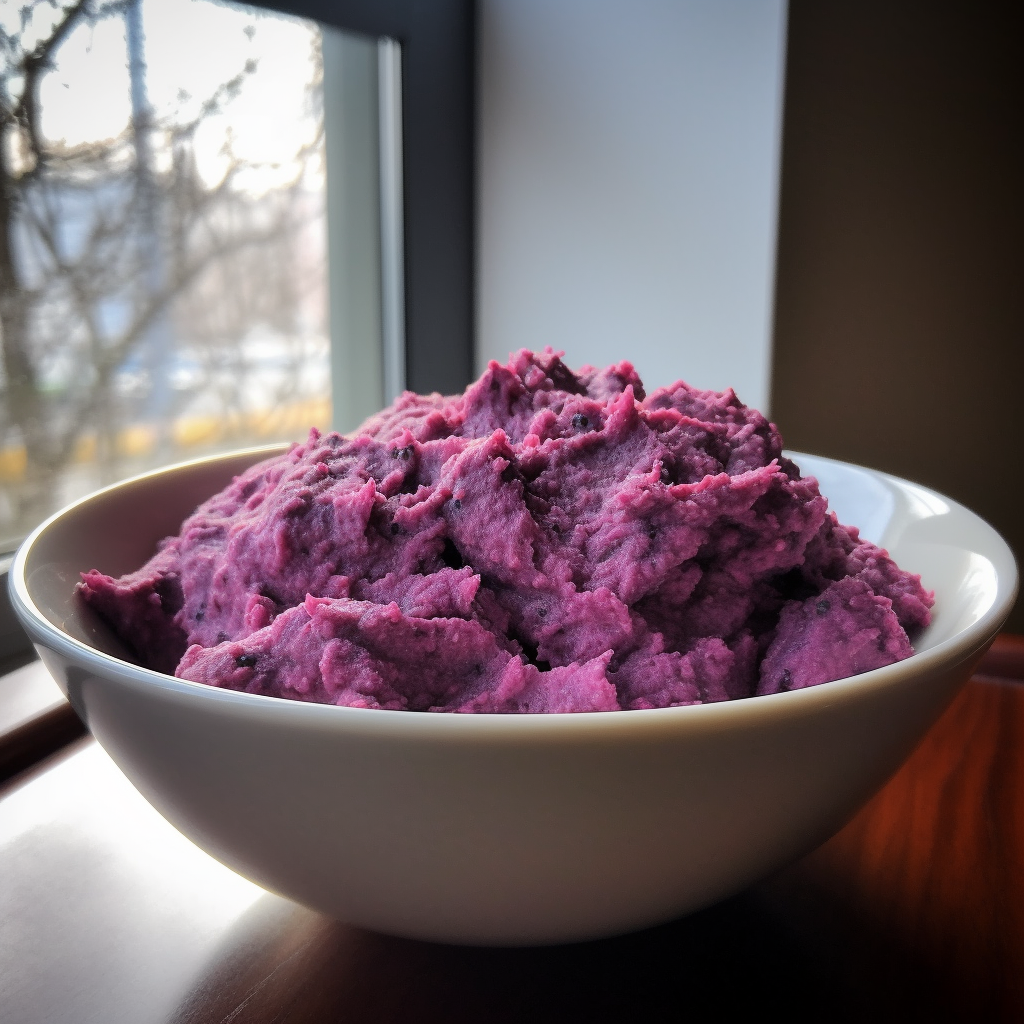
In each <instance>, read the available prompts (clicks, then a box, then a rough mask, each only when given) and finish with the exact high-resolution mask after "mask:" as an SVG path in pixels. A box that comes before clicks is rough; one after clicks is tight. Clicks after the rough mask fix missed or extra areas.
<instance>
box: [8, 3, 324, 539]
mask: <svg viewBox="0 0 1024 1024" xmlns="http://www.w3.org/2000/svg"><path fill="white" fill-rule="evenodd" d="M141 3H142V0H75V2H70V3H60V2H58V0H31V2H29V3H28V4H27V5H26V6H24V7H22V8H21V9H20V10H17V11H13V12H11V11H9V12H8V15H6V16H0V18H4V19H5V22H4V23H2V24H0V350H2V363H0V550H3V549H4V548H11V547H13V546H14V543H15V542H16V540H17V539H18V538H19V537H20V536H23V535H24V534H25V533H27V532H28V531H29V530H30V529H31V528H32V527H33V526H35V525H36V524H37V523H38V522H39V521H40V520H42V519H43V518H44V517H45V516H46V515H48V514H49V513H50V512H52V511H54V510H55V509H56V508H57V507H59V506H60V505H61V504H63V503H64V502H66V501H67V500H70V499H71V498H72V497H74V496H76V495H77V494H79V493H83V492H85V491H87V490H90V489H92V488H93V487H96V486H99V485H101V484H103V483H106V482H110V481H112V480H115V479H118V478H120V477H123V476H125V475H128V474H129V473H132V472H137V471H140V470H141V469H144V468H147V467H148V466H150V465H154V464H160V463H164V462H168V461H174V460H175V459H177V458H182V457H188V456H190V455H192V454H199V453H201V452H204V451H208V450H212V449H214V448H216V447H237V446H239V445H241V444H245V443H258V442H263V441H267V440H274V439H287V438H289V437H292V436H297V435H299V434H301V433H303V432H304V431H305V430H306V429H308V427H309V426H310V425H311V424H314V423H316V424H317V425H325V424H326V423H327V422H328V420H329V417H330V408H329V382H328V371H327V366H328V359H329V356H328V351H327V344H328V343H327V339H326V286H325V269H324V268H325V259H326V257H325V242H324V234H325V230H324V225H323V219H324V189H323V146H322V142H323V117H322V106H321V63H320V47H319V33H318V31H317V29H316V26H315V25H311V24H309V23H299V24H300V25H301V26H302V30H303V31H304V32H305V33H306V36H308V60H307V61H306V64H305V74H306V80H305V82H304V83H303V92H302V96H303V105H304V109H303V110H300V111H294V112H293V113H292V114H291V116H292V118H293V119H294V120H295V121H296V122H301V123H303V124H305V125H307V126H308V127H307V129H306V130H305V135H304V136H303V137H302V138H301V139H299V141H298V142H294V141H292V144H291V146H290V148H289V147H288V145H287V140H286V142H285V145H286V151H284V152H281V153H279V154H275V155H273V156H272V157H270V158H267V157H253V156H252V155H251V154H247V153H246V152H244V150H243V148H242V147H240V145H239V135H238V134H237V133H236V131H235V129H234V127H233V122H232V116H233V112H234V111H236V110H237V109H239V104H240V98H244V97H245V95H246V92H247V90H250V89H252V88H254V87H255V83H257V81H258V79H259V75H260V62H259V60H258V59H256V58H247V59H245V60H243V61H241V62H240V63H239V64H238V66H230V67H228V66H225V67H224V68H223V69H218V75H219V76H220V77H219V80H218V84H217V85H216V87H214V88H213V89H212V90H210V91H208V92H207V93H206V94H204V95H202V96H200V97H195V96H192V95H191V94H190V93H189V92H188V90H187V89H185V88H182V89H181V90H180V91H179V92H178V95H177V100H176V102H175V103H174V104H173V105H172V106H171V107H166V106H165V107H164V108H162V109H160V110H155V109H154V107H153V106H152V105H151V104H150V101H149V97H148V94H147V63H146V61H147V47H146V41H145V37H144V34H143V13H144V9H143V7H142V6H141ZM146 3H147V5H151V4H164V5H168V6H170V5H176V6H177V7H178V8H183V7H185V6H192V7H193V8H197V7H206V8H214V7H215V5H213V4H210V3H205V2H204V0H146ZM216 6H217V10H219V12H220V13H219V14H218V17H222V16H223V5H216ZM147 9H148V8H147ZM232 13H233V15H234V16H235V17H236V18H237V26H236V27H235V29H233V31H236V32H237V33H239V34H241V35H242V36H244V37H245V38H246V39H248V40H249V41H250V42H251V41H252V39H253V36H254V34H255V33H256V32H257V31H259V30H260V28H261V26H262V25H263V24H264V23H265V22H267V21H269V20H271V19H274V18H275V16H272V15H265V14H262V13H260V14H257V13H256V12H254V11H251V10H248V9H245V8H238V7H236V8H235V10H234V11H233V12H232ZM11 15H13V17H11ZM289 20H290V21H292V22H295V21H297V19H289ZM6 22H11V23H10V24H7V23H6ZM111 23H116V24H118V25H121V26H123V33H124V53H125V64H126V65H127V68H128V75H127V87H128V89H129V91H130V105H127V106H126V109H127V110H128V111H129V113H128V116H127V118H126V123H125V124H124V127H123V129H122V130H121V131H120V133H119V134H117V135H116V136H114V137H109V138H97V139H87V140H85V141H72V142H68V141H67V140H66V139H65V138H60V137H58V138H54V137H51V136H50V134H48V128H49V125H50V123H51V122H49V121H47V114H48V113H49V107H50V105H52V104H51V101H50V100H46V101H45V102H44V99H43V97H44V88H43V86H44V83H45V82H46V80H47V77H48V76H53V75H54V74H55V73H56V72H57V70H58V69H59V68H60V67H61V63H60V62H61V55H62V51H63V50H65V49H66V48H67V47H68V45H69V40H71V39H72V38H74V37H75V33H87V32H88V33H93V32H95V31H96V30H97V27H98V26H101V25H107V26H109V25H111ZM278 30H279V29H277V28H275V31H278ZM88 38H91V37H87V44H88ZM88 45H91V44H88ZM224 63H227V61H225V62H224ZM60 74H61V76H62V77H66V78H67V79H68V80H67V82H65V83H63V84H65V86H66V88H67V89H68V90H72V89H74V90H80V89H84V88H86V87H87V79H88V75H87V74H86V75H85V76H84V77H85V78H86V81H82V80H81V79H82V77H83V76H82V75H79V76H78V77H77V78H73V76H72V75H71V74H70V73H67V74H65V72H64V71H63V70H61V72H60ZM264 106H266V104H264ZM51 120H52V119H51ZM265 130H266V131H267V132H268V133H270V134H273V126H272V123H271V122H270V121H269V120H268V121H267V124H266V127H265ZM211 138H216V140H217V142H216V144H215V145H214V147H213V149H212V150H211V143H210V139H211ZM200 141H202V146H205V149H202V146H201V145H200ZM211 152H212V154H213V155H212V156H211ZM211 168H212V170H211Z"/></svg>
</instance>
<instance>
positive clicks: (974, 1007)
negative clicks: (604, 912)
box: [0, 637, 1024, 1024]
mask: <svg viewBox="0 0 1024 1024" xmlns="http://www.w3.org/2000/svg"><path fill="white" fill-rule="evenodd" d="M982 669H983V671H982V673H981V674H979V675H978V676H976V677H975V679H974V680H973V681H972V682H971V683H969V684H968V685H967V687H966V688H965V689H964V690H963V692H962V693H961V694H960V696H959V697H958V698H957V700H956V701H955V702H954V704H953V705H952V706H951V707H950V708H949V710H948V712H947V713H946V714H945V716H944V717H943V718H942V719H941V720H940V721H939V722H938V723H937V725H936V726H935V728H934V729H933V730H932V731H931V733H930V734H929V735H928V737H927V738H926V739H925V740H924V742H923V743H922V744H921V746H920V747H919V748H918V750H917V751H916V753H915V754H914V755H913V757H912V758H911V759H910V761H909V762H908V763H907V764H906V766H905V767H904V768H903V769H902V770H901V771H900V772H899V774H898V775H897V776H896V777H895V778H894V779H892V781H891V782H890V783H889V784H888V786H887V787H886V788H885V789H884V790H883V791H882V792H881V793H880V794H879V795H878V796H877V797H876V798H875V799H874V800H873V801H872V802H871V803H870V804H869V805H868V806H867V807H866V808H865V809H864V810H863V811H862V812H861V813H860V814H859V815H858V817H857V818H856V819H855V820H854V821H853V822H852V823H851V824H850V825H849V826H847V828H846V829H844V830H843V831H842V832H841V833H839V835H837V836H836V837H835V838H834V839H832V840H831V841H830V842H829V843H826V844H825V845H824V846H823V847H821V848H820V849H818V850H817V851H815V852H814V853H812V854H811V855H810V856H809V857H806V858H805V859H804V860H802V861H800V862H799V863H797V864H795V865H793V866H792V867H790V868H788V869H787V870H785V871H784V872H782V873H781V874H779V875H777V876H776V877H774V878H772V879H769V880H768V881H767V882H764V883H762V884H761V885H758V886H756V887H755V888H753V889H751V890H749V891H747V892H745V893H742V894H741V895H739V896H737V897H735V898H733V899H731V900H728V901H726V902H724V903H722V904H719V905H718V906H716V907H713V908H711V909H710V910H706V911H704V912H702V913H698V914H694V915H692V916H691V917H689V918H686V919H684V920H681V921H677V922H674V923H672V924H669V925H665V926H663V927H661V928H656V929H652V930H650V931H647V932H643V933H640V934H636V935H630V936H625V937H623V938H619V939H614V940H608V941H605V942H596V943H588V944H584V945H577V946H565V947H559V948H549V949H520V950H502V949H469V948H459V947H450V946H437V945H430V944H426V943H418V942H410V941H405V940H400V939H393V938H388V937H385V936H380V935H374V934H371V933H368V932H363V931H360V930H358V929H353V928H349V927H347V926H345V925H343V924H339V923H337V922H333V921H330V920H328V919H326V918H324V917H322V916H320V915H318V914H315V913H313V912H311V911H308V910H305V909H303V908H301V907H298V906H296V905H294V904H292V903H289V902H288V901H286V900H283V899H280V898H279V897H276V896H271V895H269V894H267V893H265V892H263V891H262V890H260V889H259V888H257V887H256V886H254V885H252V884H251V883H249V882H247V881H245V880H243V879H241V878H239V877H238V876H236V875H234V874H233V873H232V872H230V871H229V870H227V869H226V868H224V867H222V866H221V865H219V864H217V863H215V862H214V861H212V860H211V859H210V858H209V857H207V856H206V855H205V854H203V853H201V852H200V851H199V850H197V849H196V848H195V847H194V846H192V845H191V843H189V842H188V841H187V840H186V839H184V838H183V837H182V836H180V835H179V834H178V833H177V832H175V831H174V829H172V828H171V827H170V826H169V825H167V824H166V823H165V822H164V821H163V820H162V819H161V818H160V817H159V816H158V815H157V814H156V813H155V812H154V811H153V810H152V809H151V808H150V807H149V806H148V805H147V804H146V803H145V801H143V800H142V798H141V797H140V796H139V795H138V794H137V793H136V792H135V790H134V789H133V788H132V787H131V786H130V785H129V783H128V782H127V781H126V780H125V779H124V777H123V776H122V775H121V773H120V772H119V771H118V770H117V768H116V767H114V765H113V764H112V763H111V761H110V760H109V759H108V758H107V757H106V755H105V754H104V753H103V752H102V751H101V750H100V749H99V748H98V747H97V746H96V744H95V743H93V742H92V740H90V739H89V738H87V737H83V738H80V739H76V740H73V741H72V742H70V743H66V744H65V745H64V746H62V747H61V748H60V750H59V751H58V752H57V753H55V754H52V753H49V751H50V750H51V749H52V747H53V745H54V742H55V740H54V735H55V733H54V731H53V728H51V729H50V730H49V732H48V733H47V732H46V730H42V732H43V733H46V736H44V737H43V740H40V742H39V745H38V748H37V749H38V751H39V752H40V755H41V756H42V755H45V754H48V755H49V756H45V757H44V758H43V759H42V760H40V761H38V762H37V763H36V764H35V765H34V766H33V767H31V768H29V769H28V770H27V771H23V772H22V773H21V774H19V775H17V776H15V777H12V778H9V779H8V780H7V782H6V784H4V785H3V787H2V788H0V1020H2V1021H3V1022H5V1024H37V1022H38V1024H64V1022H67V1024H89V1022H96V1024H118V1022H122V1021H123V1022H125V1024H148V1022H172V1021H173V1022H179V1024H185V1022H188V1024H200V1022H203V1024H206V1022H210V1024H213V1022H217V1024H255V1022H267V1024H269V1022H271V1021H273V1022H277V1024H282V1022H300V1021H302V1022H333V1021H345V1022H360V1021H374V1022H390V1021H402V1022H418V1021H455V1022H458V1021H576V1020H580V1021H647V1020H652V1021H661V1020H680V1021H682V1020H687V1021H705V1020H707V1021H720V1020H743V1021H758V1020H761V1019H768V1018H770V1017H773V1016H774V1017H775V1018H779V1019H784V1020H789V1021H802V1020H807V1021H877V1020H882V1021H915V1020H922V1021H923V1020H927V1021H930V1022H934V1021H998V1020H1007V1021H1009V1020H1024V686H1022V685H1020V683H1019V681H1020V680H1021V679H1022V677H1024V638H1017V637H1001V638H1000V640H999V641H998V642H997V646H996V648H995V649H994V651H993V652H992V653H991V654H990V655H989V656H988V658H987V660H986V662H985V663H984V664H983V666H982ZM38 673H39V670H38V669H37V668H31V667H30V668H28V670H27V671H25V670H22V674H21V675H20V676H18V677H17V680H18V682H19V685H20V686H21V687H22V689H24V688H25V687H29V688H30V689H31V684H29V683H27V682H26V679H28V678H32V679H35V680H36V684H37V685H38V686H39V687H41V688H45V687H46V685H47V683H46V680H45V679H44V678H43V677H42V676H40V675H39V674H38ZM4 684H8V685H10V675H9V674H8V676H4V677H2V678H0V686H2V685H4ZM2 693H3V691H2V690H0V696H2ZM48 693H49V697H50V698H53V692H52V690H49V691H48ZM37 697H38V700H40V701H41V702H42V705H43V708H42V710H41V711H37V713H36V714H35V715H32V714H29V717H28V722H29V723H31V722H32V721H35V722H37V723H38V720H39V718H40V716H44V717H45V716H46V715H49V716H50V725H51V727H52V726H53V723H54V721H55V719H54V716H56V717H57V719H62V716H66V714H67V709H65V708H64V707H63V705H61V704H60V702H59V700H55V701H52V702H50V703H48V702H47V700H45V699H44V697H43V689H39V690H38V692H37ZM25 699H26V698H25V696H24V693H23V694H22V708H23V712H24V708H25V707H26V705H25V703H24V701H25ZM58 709H59V710H58ZM16 717H17V716H15V718H16ZM62 720H63V719H62ZM70 724H71V722H70V719H69V720H67V721H65V728H68V727H70ZM25 728H26V721H21V722H20V724H17V723H15V724H14V726H13V727H12V726H11V722H10V721H8V722H7V724H6V725H5V724H4V721H3V720H2V719H0V763H3V761H2V758H3V755H4V748H5V745H7V746H9V740H10V736H11V734H12V731H13V733H14V734H18V732H19V730H21V732H20V740H19V743H20V744H21V747H20V748H19V749H21V751H22V753H21V755H20V756H21V757H22V758H24V757H25V756H26V755H25V753H24V751H25V749H26V744H27V742H28V741H27V740H26V734H25V732H24V730H25ZM47 737H48V738H47ZM8 763H11V764H13V763H14V762H13V761H10V759H8Z"/></svg>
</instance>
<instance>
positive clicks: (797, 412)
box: [772, 0, 1024, 633]
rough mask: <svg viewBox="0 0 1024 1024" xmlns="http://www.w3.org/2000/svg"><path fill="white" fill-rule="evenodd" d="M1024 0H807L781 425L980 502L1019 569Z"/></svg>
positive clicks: (1020, 614) (796, 81)
mask: <svg viewBox="0 0 1024 1024" xmlns="http://www.w3.org/2000/svg"><path fill="white" fill-rule="evenodd" d="M1017 6H1020V5H1017ZM1017 6H1015V7H1011V6H1010V5H1006V6H1005V7H1004V6H998V7H996V6H992V5H985V4H971V3H967V2H966V0H964V2H963V3H960V4H950V3H942V2H939V3H936V2H928V3H920V2H905V0H868V2H865V0H858V2H835V0H827V2H823V0H791V4H790V23H789V43H788V46H789V49H788V55H787V67H786V107H785V110H786V113H785V126H784V133H783V157H782V196H781V212H780V231H779V255H778V282H777V295H776V311H775V336H774V344H775V354H774V370H773V373H774V384H773V388H774V390H773V399H772V413H773V418H774V419H775V420H776V421H777V422H778V424H779V426H780V428H781V429H782V433H783V436H784V437H785V439H786V443H787V444H788V446H789V447H792V448H796V449H799V450H804V451H810V452H817V453H822V454H826V455H831V456H835V457H837V458H841V459H847V460H850V461H853V462H859V463H863V464H865V465H869V466H874V467H877V468H880V469H884V470H888V471H889V472H893V473H896V474H898V475H900V476H905V477H909V478H910V479H913V480H917V481H919V482H921V483H924V484H927V485H929V486H932V487H935V488H937V489H939V490H940V491H943V492H945V493H946V494H949V495H950V496H952V497H954V498H956V499H957V500H959V501H961V502H963V503H964V504H965V505H968V506H969V507H971V508H973V509H974V510H976V511H977V512H978V513H980V514H981V515H982V516H984V517H985V518H986V519H988V520H989V521H990V522H991V523H992V524H993V525H994V526H995V527H996V528H997V529H998V530H999V531H1000V532H1001V533H1002V534H1003V536H1004V537H1006V539H1007V540H1008V541H1009V542H1010V544H1011V545H1012V546H1013V548H1014V551H1015V552H1016V554H1017V558H1018V561H1019V562H1022V561H1024V486H1022V477H1024V430H1022V424H1024V358H1022V350H1024V260H1022V248H1024V147H1022V142H1021V138H1022V133H1024V116H1022V114H1024V49H1022V27H1024V26H1022V24H1021V22H1022V19H1021V17H1020V15H1019V14H1017V13H1016V11H1017ZM1007 628H1009V629H1013V630H1015V631H1016V632H1021V633H1024V601H1019V602H1018V607H1017V609H1016V611H1015V612H1014V615H1013V616H1012V617H1011V620H1010V622H1009V624H1008V626H1007Z"/></svg>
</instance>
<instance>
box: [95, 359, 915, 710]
mask: <svg viewBox="0 0 1024 1024" xmlns="http://www.w3.org/2000/svg"><path fill="white" fill-rule="evenodd" d="M81 593H82V595H83V596H84V598H85V600H86V601H88V602H89V604H90V605H92V606H93V608H95V609H96V611H97V612H98V613H99V614H100V615H101V616H103V617H104V618H105V619H106V620H107V621H108V622H109V623H110V624H111V626H112V627H113V628H114V630H115V631H116V632H117V634H118V635H119V636H120V637H121V638H122V639H123V640H124V641H125V642H126V643H127V644H129V645H130V646H131V648H132V649H133V650H134V651H135V653H136V654H137V655H138V657H139V659H140V660H141V661H142V662H143V663H144V664H146V665H148V666H149V667H151V668H155V669H158V670H160V671H164V672H174V674H175V675H178V676H180V677H182V678H185V679H192V680H196V681H198V682H203V683H209V684H210V685H213V686H221V687H228V688H231V689H235V690H245V691H247V692H249V693H259V694H267V695H271V696H275V697H287V698H291V699H293V700H304V701H319V702H322V703H328V704H341V705H347V706H350V707H363V708H392V709H406V710H411V711H460V712H562V711H610V710H616V709H638V708H661V707H670V706H675V705H680V704H698V703H702V702H707V701H719V700H726V699H730V698H736V697H749V696H753V695H755V694H770V693H776V692H777V691H779V690H791V689H798V688H801V687H805V686H814V685H816V684H818V683H824V682H827V681H829V680H833V679H839V678H841V677H844V676H849V675H853V674H855V673H858V672H866V671H868V670H870V669H873V668H878V667H880V666H882V665H888V664H890V663H892V662H895V661H899V660H900V659H902V658H906V657H907V656H909V655H910V654H911V653H912V649H911V646H910V642H909V640H908V638H907V632H908V631H913V630H915V629H918V628H920V627H922V626H924V625H926V624H927V623H928V620H929V611H928V609H929V607H930V606H931V604H932V600H933V599H932V595H931V594H929V593H927V592H925V591H924V590H923V589H922V588H921V584H920V580H919V578H918V577H916V576H911V575H910V574H908V573H905V572H902V571H901V570H900V569H899V568H898V567H897V566H896V565H895V563H894V562H893V561H892V560H891V559H890V558H889V557H888V555H887V554H886V553H885V552H884V551H882V550H881V549H879V548H877V547H875V546H874V545H873V544H870V543H868V542H866V541H862V540H860V539H859V538H858V535H857V530H856V529H854V528H852V527H846V526H841V525H840V524H839V523H838V522H837V520H836V517H835V515H834V514H830V513H829V512H828V510H827V504H826V501H825V499H824V498H823V497H822V496H821V495H820V494H819V493H818V486H817V483H816V481H815V480H814V479H812V478H801V476H800V473H799V470H798V469H797V467H796V466H795V465H794V464H793V463H792V462H791V461H790V460H789V459H787V458H785V457H784V456H783V455H782V441H781V438H780V437H779V434H778V431H777V430H776V429H775V427H774V426H773V425H772V424H771V423H769V422H768V421H767V420H766V419H765V418H764V417H763V416H762V415H761V414H760V413H758V412H756V411H754V410H752V409H748V408H747V407H746V406H744V405H743V404H742V403H740V402H739V401H738V400H737V398H736V396H735V394H733V392H732V391H726V392H724V393H722V394H718V393H716V392H712V391H698V390H696V389H695V388H691V387H689V386H688V385H686V384H683V383H678V384H674V385H673V386H672V387H669V388H661V389H659V390H658V391H655V392H654V393H653V394H651V395H645V392H644V389H643V386H642V384H641V382H640V379H639V377H638V376H637V374H636V372H635V371H634V370H633V367H632V366H630V364H629V363H620V364H619V365H618V366H612V367H608V368H607V369H604V370H595V369H593V368H591V367H584V368H583V370H582V371H580V373H578V374H574V373H573V372H571V371H570V370H569V369H568V368H567V367H566V366H565V365H564V364H563V363H562V361H561V359H560V358H559V357H558V355H556V354H555V353H553V352H551V350H546V351H545V352H544V353H541V354H534V353H531V352H527V351H522V352H520V353H519V354H518V355H517V356H515V357H514V358H513V359H512V360H511V362H510V363H509V364H508V365H507V366H500V365H498V363H491V365H490V366H489V367H488V369H487V372H486V373H485V374H484V375H483V376H482V377H481V378H480V380H478V381H477V382H476V383H475V384H473V385H471V386H470V387H469V388H468V390H467V391H466V392H465V394H463V395H460V396H458V397H455V398H442V397H440V396H439V395H431V396H428V397H421V396H418V395H413V394H410V393H407V394H405V395H403V396H402V397H401V398H400V399H399V400H398V401H397V402H395V404H394V405H392V406H391V407H390V408H388V409H385V410H384V411H383V412H381V413H380V414H379V415H377V416H375V417H373V418H372V419H370V420H369V421H367V422H366V423H365V424H364V425H363V427H362V428H361V429H360V430H359V431H358V432H357V433H356V434H354V435H352V436H351V437H342V436H339V435H338V434H329V435H327V436H322V435H320V434H319V433H318V432H317V431H315V430H314V431H312V432H311V433H310V436H309V439H308V440H307V441H306V442H305V443H304V444H301V445H296V446H293V447H292V449H291V450H290V451H289V452H287V454H284V455H280V456H277V457H275V458H272V459H269V460H267V461H266V462H262V463H260V464H259V465H257V466H253V467H252V468H251V469H249V470H248V471H246V472H245V473H243V474H242V475H241V476H239V477H236V478H235V480H234V481H233V482H232V483H231V484H230V486H228V487H227V488H225V490H224V491H222V492H221V493H220V494H217V495H215V496H214V497H212V498H210V499H209V501H207V502H206V503H205V504H203V505H201V506H200V507H199V508H198V509H197V510H196V511H195V512H194V513H193V514H192V515H191V516H190V517H189V518H188V519H187V520H186V521H185V523H184V524H183V526H182V528H181V533H180V534H179V535H178V536H177V537H171V538H168V539H167V540H165V541H163V543H162V544H161V545H160V549H159V551H158V553H157V554H156V555H154V557H153V558H152V559H151V560H150V561H149V562H148V563H147V564H146V565H145V566H143V568H141V569H140V570H139V571H138V572H135V573H131V574H130V575H128V576H124V577H122V578H121V579H112V578H111V577H109V576H104V575H103V574H102V573H100V572H97V571H95V570H94V571H92V572H89V573H85V574H84V575H83V583H82V584H81Z"/></svg>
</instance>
